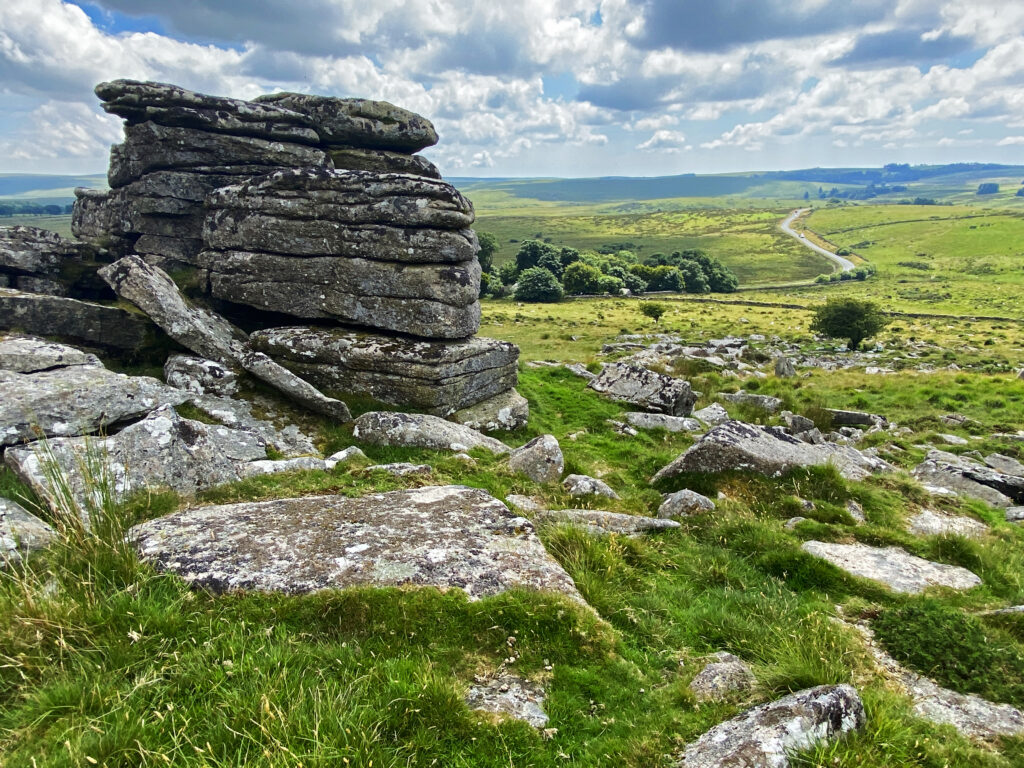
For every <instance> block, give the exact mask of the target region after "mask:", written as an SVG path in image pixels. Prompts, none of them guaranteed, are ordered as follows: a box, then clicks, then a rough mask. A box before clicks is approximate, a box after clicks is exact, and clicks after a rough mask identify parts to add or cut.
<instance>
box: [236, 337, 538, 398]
mask: <svg viewBox="0 0 1024 768" xmlns="http://www.w3.org/2000/svg"><path fill="white" fill-rule="evenodd" d="M250 342H251V344H252V345H253V347H254V348H255V349H257V350H259V351H261V352H264V353H266V354H268V355H270V356H271V357H272V358H274V359H275V360H277V361H279V362H280V363H282V364H283V365H285V366H287V367H288V368H290V369H291V370H293V371H295V372H296V373H298V374H299V375H300V376H302V377H303V378H305V379H308V380H309V381H310V382H312V383H314V384H316V385H317V386H319V387H322V388H323V389H325V390H328V391H340V392H352V393H357V394H362V395H369V396H370V397H373V398H374V399H376V400H379V401H381V402H384V403H388V404H391V405H396V406H405V407H414V408H419V409H423V410H426V411H429V412H431V413H433V414H436V415H441V416H447V415H449V414H451V413H452V412H453V411H455V410H458V409H461V408H468V407H470V406H473V405H476V404H477V403H480V402H481V401H484V400H488V399H489V398H493V397H495V396H497V395H500V394H502V393H504V392H507V391H509V390H510V389H512V388H513V387H515V385H516V382H517V380H518V371H517V368H516V364H517V361H518V359H519V348H518V347H517V346H516V345H514V344H511V343H510V342H507V341H496V340H494V339H485V338H479V337H477V338H472V339H467V340H465V341H436V340H435V341H428V340H425V339H414V338H410V337H407V336H385V335H381V334H373V333H367V332H357V331H351V330H347V329H344V328H323V327H306V326H290V327H284V328H269V329H267V330H263V331H256V332H255V333H253V334H252V335H251V337H250Z"/></svg>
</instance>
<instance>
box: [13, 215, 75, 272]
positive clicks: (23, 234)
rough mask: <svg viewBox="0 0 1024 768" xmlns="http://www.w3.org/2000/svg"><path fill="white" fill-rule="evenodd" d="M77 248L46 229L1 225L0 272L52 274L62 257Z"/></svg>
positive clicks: (68, 255) (67, 256) (66, 256)
mask: <svg viewBox="0 0 1024 768" xmlns="http://www.w3.org/2000/svg"><path fill="white" fill-rule="evenodd" d="M78 248H79V246H78V244H76V243H74V242H72V241H70V240H65V239H64V238H63V237H61V236H60V235H58V234H57V233H56V232H50V231H49V230H45V229H38V228H36V227H21V226H16V227H0V273H8V274H14V275H51V276H55V275H58V274H59V273H60V268H61V264H62V263H63V261H64V259H66V258H71V257H74V256H75V255H76V254H77V251H78Z"/></svg>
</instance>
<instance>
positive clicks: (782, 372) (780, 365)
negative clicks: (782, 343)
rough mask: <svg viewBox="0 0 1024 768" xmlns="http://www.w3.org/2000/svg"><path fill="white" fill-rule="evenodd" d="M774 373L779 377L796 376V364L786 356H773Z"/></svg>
mask: <svg viewBox="0 0 1024 768" xmlns="http://www.w3.org/2000/svg"><path fill="white" fill-rule="evenodd" d="M775 375H776V376H778V377H779V378H780V379H782V378H789V377H790V376H796V366H795V365H793V361H792V360H790V359H789V358H788V357H784V356H779V357H777V358H775Z"/></svg>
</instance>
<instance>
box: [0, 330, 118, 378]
mask: <svg viewBox="0 0 1024 768" xmlns="http://www.w3.org/2000/svg"><path fill="white" fill-rule="evenodd" d="M72 365H88V366H98V367H101V368H102V367H103V363H101V362H100V359H99V358H98V357H96V355H93V354H90V353H88V352H82V351H81V350H79V349H75V348H74V347H69V346H67V345H66V344H58V343H56V342H53V341H46V340H45V339H40V338H37V337H35V336H4V335H0V370H4V371H14V372H15V373H36V372H37V371H46V370H49V369H51V368H66V367H68V366H72Z"/></svg>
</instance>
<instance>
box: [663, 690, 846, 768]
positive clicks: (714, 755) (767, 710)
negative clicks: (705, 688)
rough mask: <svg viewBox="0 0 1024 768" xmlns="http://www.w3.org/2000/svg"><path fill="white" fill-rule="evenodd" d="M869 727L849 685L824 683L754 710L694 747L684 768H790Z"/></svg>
mask: <svg viewBox="0 0 1024 768" xmlns="http://www.w3.org/2000/svg"><path fill="white" fill-rule="evenodd" d="M864 723H865V716H864V705H863V704H862V703H861V700H860V696H858V695H857V691H855V690H854V689H853V688H852V687H851V686H849V685H820V686H818V687H817V688H809V689H807V690H805V691H798V692H797V693H793V694H790V695H789V696H785V697H783V698H781V699H779V700H778V701H773V702H770V703H768V704H762V705H760V706H758V707H754V708H753V709H749V710H747V711H746V712H744V713H743V714H741V715H738V716H737V717H734V718H733V719H731V720H726V721H725V722H724V723H720V724H719V725H716V726H715V727H714V728H712V729H711V730H710V731H708V732H707V733H705V734H704V735H703V736H701V737H700V738H699V739H697V741H695V742H693V743H692V744H690V745H689V746H688V747H687V748H686V751H685V752H684V754H683V757H682V760H681V761H680V762H679V763H678V764H677V765H678V766H679V767H680V768H741V766H743V767H745V766H750V767H751V768H754V767H755V766H756V768H787V766H789V754H790V753H791V752H795V751H797V750H802V749H810V748H811V747H813V746H815V745H816V744H818V743H819V742H821V741H831V740H832V739H835V738H837V737H838V736H841V735H842V734H844V733H847V732H848V731H853V730H857V729H859V728H861V727H863V725H864Z"/></svg>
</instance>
